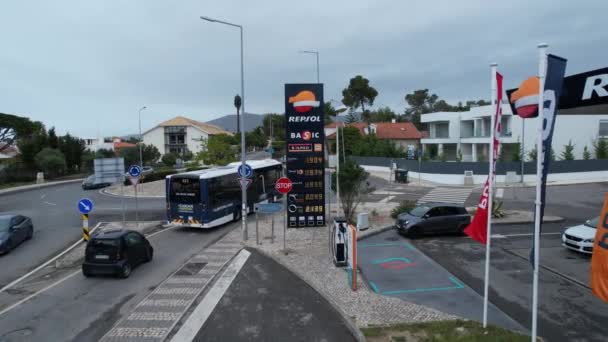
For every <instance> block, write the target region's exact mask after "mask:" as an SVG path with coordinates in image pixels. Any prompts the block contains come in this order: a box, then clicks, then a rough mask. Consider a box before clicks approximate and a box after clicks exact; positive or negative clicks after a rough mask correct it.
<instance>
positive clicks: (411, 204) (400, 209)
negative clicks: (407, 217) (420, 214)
mask: <svg viewBox="0 0 608 342" xmlns="http://www.w3.org/2000/svg"><path fill="white" fill-rule="evenodd" d="M415 207H416V202H415V201H411V200H405V201H401V202H400V203H399V206H397V207H396V208H394V209H393V210H392V211H391V217H392V218H394V219H396V218H397V216H399V214H401V213H405V212H409V211H410V210H412V209H414V208H415Z"/></svg>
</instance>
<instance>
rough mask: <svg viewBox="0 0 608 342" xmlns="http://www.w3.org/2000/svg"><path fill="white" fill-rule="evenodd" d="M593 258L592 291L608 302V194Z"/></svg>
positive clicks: (594, 245) (605, 198) (605, 197)
mask: <svg viewBox="0 0 608 342" xmlns="http://www.w3.org/2000/svg"><path fill="white" fill-rule="evenodd" d="M594 241H595V243H594V244H593V256H592V257H591V291H593V294H594V295H596V296H598V297H599V298H600V299H601V300H603V301H605V302H608V193H606V194H604V207H603V208H602V213H601V214H600V218H599V220H598V222H597V231H596V232H595V239H594Z"/></svg>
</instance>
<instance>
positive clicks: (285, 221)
mask: <svg viewBox="0 0 608 342" xmlns="http://www.w3.org/2000/svg"><path fill="white" fill-rule="evenodd" d="M284 197H285V210H283V215H284V218H283V252H284V253H287V247H286V246H285V240H287V195H285V196H284Z"/></svg>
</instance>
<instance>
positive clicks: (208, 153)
mask: <svg viewBox="0 0 608 342" xmlns="http://www.w3.org/2000/svg"><path fill="white" fill-rule="evenodd" d="M233 142H234V137H233V136H230V135H227V134H217V135H212V136H210V137H209V138H208V139H207V140H206V141H204V142H203V150H202V151H201V152H199V153H198V155H197V159H199V160H202V161H203V162H204V163H205V164H207V165H226V164H228V163H231V162H233V161H236V160H237V153H236V148H235V147H236V144H232V143H233Z"/></svg>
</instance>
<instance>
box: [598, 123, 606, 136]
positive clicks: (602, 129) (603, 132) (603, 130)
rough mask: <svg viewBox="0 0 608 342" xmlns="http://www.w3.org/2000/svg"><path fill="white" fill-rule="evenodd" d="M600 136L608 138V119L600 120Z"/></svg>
mask: <svg viewBox="0 0 608 342" xmlns="http://www.w3.org/2000/svg"><path fill="white" fill-rule="evenodd" d="M599 136H600V137H606V138H608V120H600V132H599Z"/></svg>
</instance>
